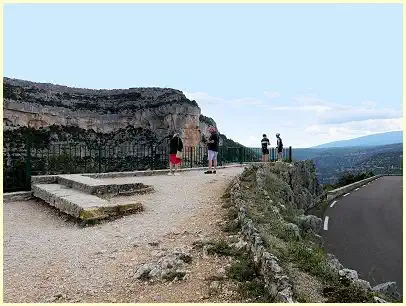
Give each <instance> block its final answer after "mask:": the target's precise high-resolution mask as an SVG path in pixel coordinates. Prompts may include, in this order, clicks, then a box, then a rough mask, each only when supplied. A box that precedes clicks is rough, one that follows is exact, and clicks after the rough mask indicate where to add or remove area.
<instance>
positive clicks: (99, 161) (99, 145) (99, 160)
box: [98, 143, 102, 173]
mask: <svg viewBox="0 0 406 306" xmlns="http://www.w3.org/2000/svg"><path fill="white" fill-rule="evenodd" d="M98 147H99V156H98V163H99V166H98V168H99V169H98V170H99V173H101V152H102V150H101V144H100V143H99V144H98Z"/></svg>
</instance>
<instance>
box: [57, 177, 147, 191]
mask: <svg viewBox="0 0 406 306" xmlns="http://www.w3.org/2000/svg"><path fill="white" fill-rule="evenodd" d="M57 182H58V183H59V184H61V185H64V186H67V187H70V188H74V189H77V190H80V191H83V192H85V193H88V194H93V195H98V196H105V195H110V196H114V195H132V194H138V193H147V192H152V191H153V187H152V186H147V185H144V184H142V183H129V184H105V183H104V182H103V181H101V180H98V179H94V178H91V177H88V176H83V175H80V174H67V175H58V178H57Z"/></svg>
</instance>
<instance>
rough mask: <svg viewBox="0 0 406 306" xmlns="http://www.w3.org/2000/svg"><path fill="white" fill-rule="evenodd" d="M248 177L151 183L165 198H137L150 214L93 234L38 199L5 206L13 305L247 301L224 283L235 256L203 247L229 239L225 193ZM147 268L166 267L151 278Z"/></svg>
mask: <svg viewBox="0 0 406 306" xmlns="http://www.w3.org/2000/svg"><path fill="white" fill-rule="evenodd" d="M242 170H243V168H228V169H222V170H220V171H218V174H217V175H204V174H203V173H202V172H185V173H182V175H181V176H178V177H176V176H173V177H170V176H156V177H144V178H142V180H143V181H144V180H145V183H146V184H150V183H151V182H153V185H154V187H155V190H156V192H155V193H153V194H149V195H141V196H138V197H139V199H140V200H141V202H142V203H143V205H144V208H145V210H144V211H143V212H141V213H139V214H136V215H130V216H125V217H123V218H121V219H117V220H113V221H109V222H105V223H102V224H98V225H94V226H89V227H80V226H78V224H76V223H74V222H72V220H70V219H69V218H68V217H67V216H65V215H62V214H59V213H58V212H57V211H56V210H54V209H52V208H50V207H49V206H48V205H46V204H44V203H40V202H37V201H34V200H31V201H24V202H13V203H6V204H5V205H4V301H5V302H8V303H18V302H244V301H247V300H246V299H244V298H243V297H241V296H240V295H239V293H238V290H237V285H236V283H235V282H234V281H232V280H230V279H228V278H225V268H227V267H228V266H230V264H231V262H232V261H233V258H232V257H230V256H218V255H216V254H208V253H207V249H205V248H204V247H203V249H202V248H201V247H199V246H198V247H197V246H196V241H204V240H218V239H221V238H224V239H227V233H225V232H223V231H222V224H223V222H224V221H223V219H224V214H225V213H226V209H224V208H222V200H221V196H222V194H223V193H224V190H225V188H226V187H227V185H228V184H229V182H230V180H231V179H232V177H234V176H235V175H237V174H239V173H241V172H242ZM117 180H118V179H117ZM120 180H123V179H122V178H121V179H120ZM117 200H120V199H117ZM148 267H152V268H153V267H155V268H157V267H159V269H155V270H154V271H155V272H153V273H152V274H153V277H151V278H150V277H149V276H148V274H149V272H148ZM143 268H146V271H147V272H145V271H144V276H141V277H140V275H141V274H142V269H143ZM144 270H145V269H144ZM150 270H151V269H150ZM137 277H139V278H137ZM162 278H164V279H162Z"/></svg>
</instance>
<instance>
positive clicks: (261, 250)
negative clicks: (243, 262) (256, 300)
mask: <svg viewBox="0 0 406 306" xmlns="http://www.w3.org/2000/svg"><path fill="white" fill-rule="evenodd" d="M230 196H231V201H232V203H233V204H234V205H235V207H237V208H238V222H239V223H240V225H241V233H242V236H243V238H244V240H245V241H246V242H247V245H246V249H247V251H249V252H250V253H251V255H252V256H253V258H254V262H255V263H256V264H257V265H258V266H259V270H260V271H261V274H262V276H263V278H264V282H265V290H266V291H267V293H268V294H269V296H270V297H271V299H275V301H276V302H282V303H293V302H295V301H294V300H293V290H292V289H293V285H292V282H291V281H290V280H289V277H288V276H287V275H286V274H285V273H284V271H283V269H282V267H281V266H280V265H279V263H278V258H277V257H276V256H274V255H272V254H271V253H269V252H268V251H267V250H266V248H265V245H264V242H263V240H262V238H261V236H260V234H259V231H258V229H257V228H256V227H255V224H254V222H253V221H252V219H250V217H249V216H248V213H247V207H248V205H247V203H245V201H244V200H243V197H242V191H241V185H240V177H236V178H235V179H234V180H233V181H232V183H231V187H230Z"/></svg>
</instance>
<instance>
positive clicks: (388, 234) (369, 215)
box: [323, 176, 403, 292]
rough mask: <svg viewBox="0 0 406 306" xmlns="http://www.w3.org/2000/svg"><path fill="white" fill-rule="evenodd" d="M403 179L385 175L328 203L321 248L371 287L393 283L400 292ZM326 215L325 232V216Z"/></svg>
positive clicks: (401, 284)
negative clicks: (323, 242) (353, 271)
mask: <svg viewBox="0 0 406 306" xmlns="http://www.w3.org/2000/svg"><path fill="white" fill-rule="evenodd" d="M402 179H403V177H401V176H385V177H380V178H378V179H377V180H375V181H373V182H371V183H370V184H369V185H366V186H365V187H360V188H359V190H357V191H356V190H353V191H351V192H350V194H349V195H347V196H345V197H340V198H338V199H336V201H337V202H336V203H335V204H334V205H333V207H330V206H331V204H332V203H333V202H334V201H332V202H331V203H330V205H329V207H328V209H327V210H326V213H325V217H324V220H323V222H324V229H323V236H324V240H325V248H326V250H327V251H328V252H330V253H333V254H334V255H336V257H337V258H338V259H339V260H340V262H341V263H342V264H343V265H344V266H345V267H346V268H349V269H354V270H357V271H358V274H359V277H360V278H362V279H365V280H367V281H369V282H370V283H371V286H374V285H377V284H379V283H383V282H387V281H396V283H397V285H398V289H399V292H402V286H403V281H402V272H403V266H402V258H403V254H402V216H403V213H402V206H403V205H402V198H403V196H402V194H403V184H402ZM327 216H328V223H327V230H326V219H325V218H326V217H327Z"/></svg>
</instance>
